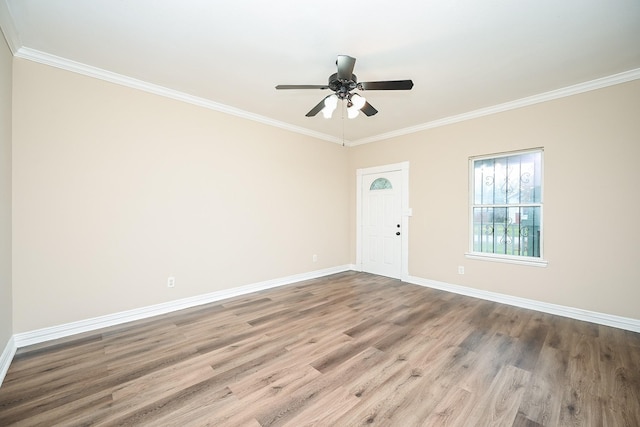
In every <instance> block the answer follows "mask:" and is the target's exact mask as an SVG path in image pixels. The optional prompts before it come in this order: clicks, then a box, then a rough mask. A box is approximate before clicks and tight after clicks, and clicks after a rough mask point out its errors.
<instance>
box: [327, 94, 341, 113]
mask: <svg viewBox="0 0 640 427" xmlns="http://www.w3.org/2000/svg"><path fill="white" fill-rule="evenodd" d="M324 106H325V108H328V109H330V110H331V111H333V110H335V109H336V107H337V106H338V97H337V96H335V95H331V96H328V97H327V98H326V99H325V100H324Z"/></svg>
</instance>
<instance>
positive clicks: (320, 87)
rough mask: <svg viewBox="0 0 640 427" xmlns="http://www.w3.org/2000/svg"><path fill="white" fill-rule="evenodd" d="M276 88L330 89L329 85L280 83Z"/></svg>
mask: <svg viewBox="0 0 640 427" xmlns="http://www.w3.org/2000/svg"><path fill="white" fill-rule="evenodd" d="M276 89H329V86H327V85H278V86H276Z"/></svg>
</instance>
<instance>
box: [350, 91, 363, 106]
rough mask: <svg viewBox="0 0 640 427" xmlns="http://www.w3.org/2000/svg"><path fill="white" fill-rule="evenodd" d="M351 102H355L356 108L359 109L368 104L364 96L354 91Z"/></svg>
mask: <svg viewBox="0 0 640 427" xmlns="http://www.w3.org/2000/svg"><path fill="white" fill-rule="evenodd" d="M351 102H352V103H353V106H354V108H356V109H357V110H359V109H361V108H362V107H364V104H366V102H367V100H366V99H365V98H364V97H363V96H360V95H358V94H357V93H354V94H353V96H352V97H351Z"/></svg>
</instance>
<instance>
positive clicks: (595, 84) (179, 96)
mask: <svg viewBox="0 0 640 427" xmlns="http://www.w3.org/2000/svg"><path fill="white" fill-rule="evenodd" d="M2 6H4V7H5V9H6V4H5V3H4V2H1V1H0V17H1V18H2V19H3V20H4V15H2V12H3V7H2ZM6 12H7V13H8V10H6ZM3 20H0V25H2V28H3V31H5V23H4V21H3ZM8 21H9V22H10V23H11V19H9V20H8ZM9 27H11V28H13V25H12V23H11V25H9ZM7 32H8V33H9V34H10V36H8V38H11V37H13V39H12V41H13V43H14V44H15V43H19V38H18V36H17V34H15V32H13V34H12V33H11V31H7ZM5 36H6V34H5ZM12 41H10V40H7V42H8V43H9V44H10V45H11V43H12ZM12 50H13V49H12ZM14 55H15V56H16V57H18V58H22V59H27V60H30V61H34V62H38V63H41V64H45V65H49V66H52V67H56V68H60V69H63V70H67V71H71V72H74V73H78V74H82V75H85V76H89V77H94V78H97V79H100V80H105V81H108V82H111V83H115V84H119V85H122V86H127V87H130V88H134V89H139V90H142V91H145V92H149V93H153V94H156V95H159V96H164V97H167V98H171V99H175V100H178V101H182V102H187V103H189V104H193V105H197V106H200V107H204V108H208V109H210V110H215V111H218V112H221V113H225V114H231V115H233V116H237V117H241V118H244V119H248V120H252V121H255V122H259V123H262V124H265V125H268V126H273V127H276V128H280V129H284V130H287V131H290V132H295V133H299V134H302V135H306V136H310V137H312V138H316V139H320V140H324V141H329V142H333V143H336V144H340V145H346V146H348V147H353V146H357V145H362V144H368V143H371V142H376V141H382V140H385V139H391V138H395V137H399V136H404V135H409V134H412V133H416V132H422V131H424V130H428V129H433V128H437V127H440V126H446V125H450V124H453V123H458V122H462V121H465V120H472V119H476V118H479V117H483V116H488V115H490V114H496V113H501V112H504V111H509V110H514V109H517V108H522V107H526V106H529V105H534V104H539V103H541V102H546V101H551V100H554V99H559V98H564V97H568V96H572V95H577V94H580V93H584V92H588V91H592V90H596V89H602V88H605V87H608V86H613V85H617V84H620V83H625V82H629V81H632V80H637V79H640V68H636V69H633V70H629V71H624V72H622V73H618V74H614V75H611V76H607V77H602V78H599V79H595V80H591V81H588V82H583V83H579V84H575V85H572V86H567V87H564V88H561V89H556V90H552V91H549V92H544V93H541V94H537V95H533V96H529V97H526V98H521V99H517V100H514V101H509V102H505V103H502V104H498V105H494V106H491V107H486V108H481V109H478V110H473V111H469V112H467V113H462V114H457V115H455V116H449V117H444V118H442V119H438V120H433V121H430V122H426V123H422V124H419V125H416V126H410V127H406V128H403V129H398V130H395V131H391V132H386V133H381V134H378V135H373V136H371V137H367V138H362V139H357V140H354V141H347V140H343V139H342V138H338V137H335V136H332V135H328V134H325V133H322V132H317V131H313V130H311V129H307V128H305V127H302V126H295V125H291V124H289V123H285V122H282V121H279V120H274V119H271V118H269V117H265V116H261V115H259V114H254V113H250V112H248V111H244V110H241V109H239V108H234V107H231V106H228V105H225V104H221V103H219V102H215V101H212V100H210V99H206V98H200V97H197V96H193V95H189V94H186V93H184V92H180V91H177V90H173V89H169V88H166V87H163V86H160V85H155V84H152V83H148V82H145V81H143V80H138V79H134V78H132V77H128V76H125V75H122V74H117V73H113V72H111V71H106V70H103V69H101V68H97V67H93V66H90V65H86V64H83V63H80V62H76V61H72V60H69V59H66V58H62V57H59V56H55V55H51V54H48V53H45V52H41V51H38V50H35V49H31V48H27V47H20V48H19V49H17V51H15V53H14Z"/></svg>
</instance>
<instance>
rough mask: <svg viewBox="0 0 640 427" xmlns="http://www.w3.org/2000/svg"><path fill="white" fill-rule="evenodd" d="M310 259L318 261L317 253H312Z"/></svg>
mask: <svg viewBox="0 0 640 427" xmlns="http://www.w3.org/2000/svg"><path fill="white" fill-rule="evenodd" d="M311 259H312V260H313V262H318V255H316V254H313V256H312V257H311Z"/></svg>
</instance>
